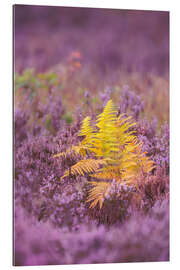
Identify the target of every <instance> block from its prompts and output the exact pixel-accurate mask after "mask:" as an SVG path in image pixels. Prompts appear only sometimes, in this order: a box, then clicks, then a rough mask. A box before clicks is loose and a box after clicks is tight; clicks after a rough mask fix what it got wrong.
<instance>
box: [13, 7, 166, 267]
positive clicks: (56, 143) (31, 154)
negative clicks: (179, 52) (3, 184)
mask: <svg viewBox="0 0 180 270" xmlns="http://www.w3.org/2000/svg"><path fill="white" fill-rule="evenodd" d="M14 13H15V25H14V27H15V31H14V40H15V44H14V45H15V48H14V49H15V74H14V75H15V76H14V265H18V266H20V265H21V266H22V265H46V264H47V265H51V264H81V263H82V264H83V263H85V264H87V263H119V262H150V261H168V260H169V77H168V76H169V70H168V69H169V66H168V56H169V48H168V46H169V43H168V29H169V28H168V17H169V16H168V12H152V11H128V10H127V11H126V10H103V9H83V8H60V7H59V8H57V7H55V8H53V7H38V6H36V7H35V6H34V7H33V6H22V5H16V6H15V7H14ZM124 29H125V30H124ZM134 33H136V34H134ZM47 37H49V38H47ZM132 37H133V38H132ZM49 40H50V41H51V42H49Z"/></svg>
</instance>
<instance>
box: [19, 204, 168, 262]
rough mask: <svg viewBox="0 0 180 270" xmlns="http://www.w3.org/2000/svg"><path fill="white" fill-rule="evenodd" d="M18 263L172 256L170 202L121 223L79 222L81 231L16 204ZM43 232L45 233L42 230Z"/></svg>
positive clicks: (131, 260)
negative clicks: (60, 225) (42, 218)
mask: <svg viewBox="0 0 180 270" xmlns="http://www.w3.org/2000/svg"><path fill="white" fill-rule="evenodd" d="M16 210H17V211H16V212H17V213H16V215H15V216H16V217H15V231H16V235H15V250H16V253H15V257H14V260H15V265H17V266H18V265H46V264H47V265H51V264H80V263H83V264H86V263H118V262H147V261H148V262H149V261H152V262H153V261H167V260H169V204H168V200H167V199H165V200H163V201H157V202H156V204H155V205H154V206H153V208H152V209H151V213H150V215H149V216H142V215H139V214H138V213H137V212H134V214H133V216H132V217H131V218H130V219H129V220H127V222H126V223H124V224H123V225H121V226H112V227H111V228H110V229H108V228H106V227H105V226H104V225H100V226H98V227H97V226H96V225H95V224H88V225H86V226H85V225H83V224H80V225H79V229H78V231H68V230H67V229H63V228H52V227H51V226H50V224H49V223H46V224H45V223H42V222H37V221H36V220H34V219H32V218H30V217H29V216H27V214H25V213H24V211H23V209H22V208H21V207H20V206H16ZM39 232H41V233H39Z"/></svg>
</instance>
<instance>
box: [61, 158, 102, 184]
mask: <svg viewBox="0 0 180 270" xmlns="http://www.w3.org/2000/svg"><path fill="white" fill-rule="evenodd" d="M104 164H106V161H105V160H96V159H85V160H80V161H79V162H77V163H76V164H75V165H73V166H72V167H71V168H70V169H68V170H66V171H65V173H64V175H63V176H62V177H61V179H63V178H64V177H66V176H69V175H74V176H76V175H83V176H84V175H85V174H90V173H93V172H95V171H97V170H98V169H99V168H100V166H101V165H104Z"/></svg>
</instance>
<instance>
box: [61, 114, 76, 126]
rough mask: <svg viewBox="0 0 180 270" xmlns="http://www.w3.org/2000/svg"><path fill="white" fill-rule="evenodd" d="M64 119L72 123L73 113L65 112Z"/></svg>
mask: <svg viewBox="0 0 180 270" xmlns="http://www.w3.org/2000/svg"><path fill="white" fill-rule="evenodd" d="M62 119H64V120H65V121H66V123H67V124H71V123H72V121H73V118H72V114H70V113H65V114H64V115H63V116H62Z"/></svg>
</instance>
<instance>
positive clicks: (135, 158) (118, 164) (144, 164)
mask: <svg viewBox="0 0 180 270" xmlns="http://www.w3.org/2000/svg"><path fill="white" fill-rule="evenodd" d="M134 126H135V123H133V122H132V119H131V117H125V115H124V114H121V115H120V116H117V108H116V107H115V105H114V104H113V102H112V100H109V101H108V103H107V104H106V106H105V108H104V111H103V112H102V113H101V114H100V115H98V116H97V120H96V124H95V125H94V126H93V125H92V124H91V119H90V117H86V118H85V119H84V120H83V122H82V127H81V130H80V132H79V136H83V137H84V138H83V140H82V141H81V142H80V143H79V145H77V146H73V147H71V148H69V149H67V151H66V152H63V153H60V154H57V155H55V157H59V156H64V158H66V157H67V156H68V155H73V156H74V155H77V156H78V155H80V156H81V158H82V160H80V161H79V162H77V163H76V164H75V165H73V166H72V167H71V168H69V170H66V172H65V173H64V175H63V176H62V178H64V177H67V176H71V175H74V176H76V175H85V174H86V175H89V176H91V177H93V178H96V179H100V180H101V181H98V182H93V183H92V182H91V184H93V186H94V187H93V188H92V189H91V191H90V193H89V197H88V200H87V201H88V202H89V201H91V202H92V203H91V205H90V207H92V208H93V207H95V206H96V205H97V204H98V203H99V206H100V208H101V207H102V205H103V201H104V199H105V198H106V194H107V191H108V190H109V189H110V188H111V183H112V181H113V179H114V180H115V181H116V183H117V185H118V184H119V183H122V184H126V185H130V186H132V185H135V179H136V178H137V177H138V176H139V175H140V174H148V173H149V172H150V171H151V170H152V169H153V168H154V167H153V161H151V160H149V158H148V157H147V156H146V155H145V153H143V152H142V143H141V142H138V140H137V137H136V136H135V135H134V131H133V130H132V128H133V127H134ZM92 157H93V158H92ZM62 178H61V179H62ZM102 180H104V181H102Z"/></svg>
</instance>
